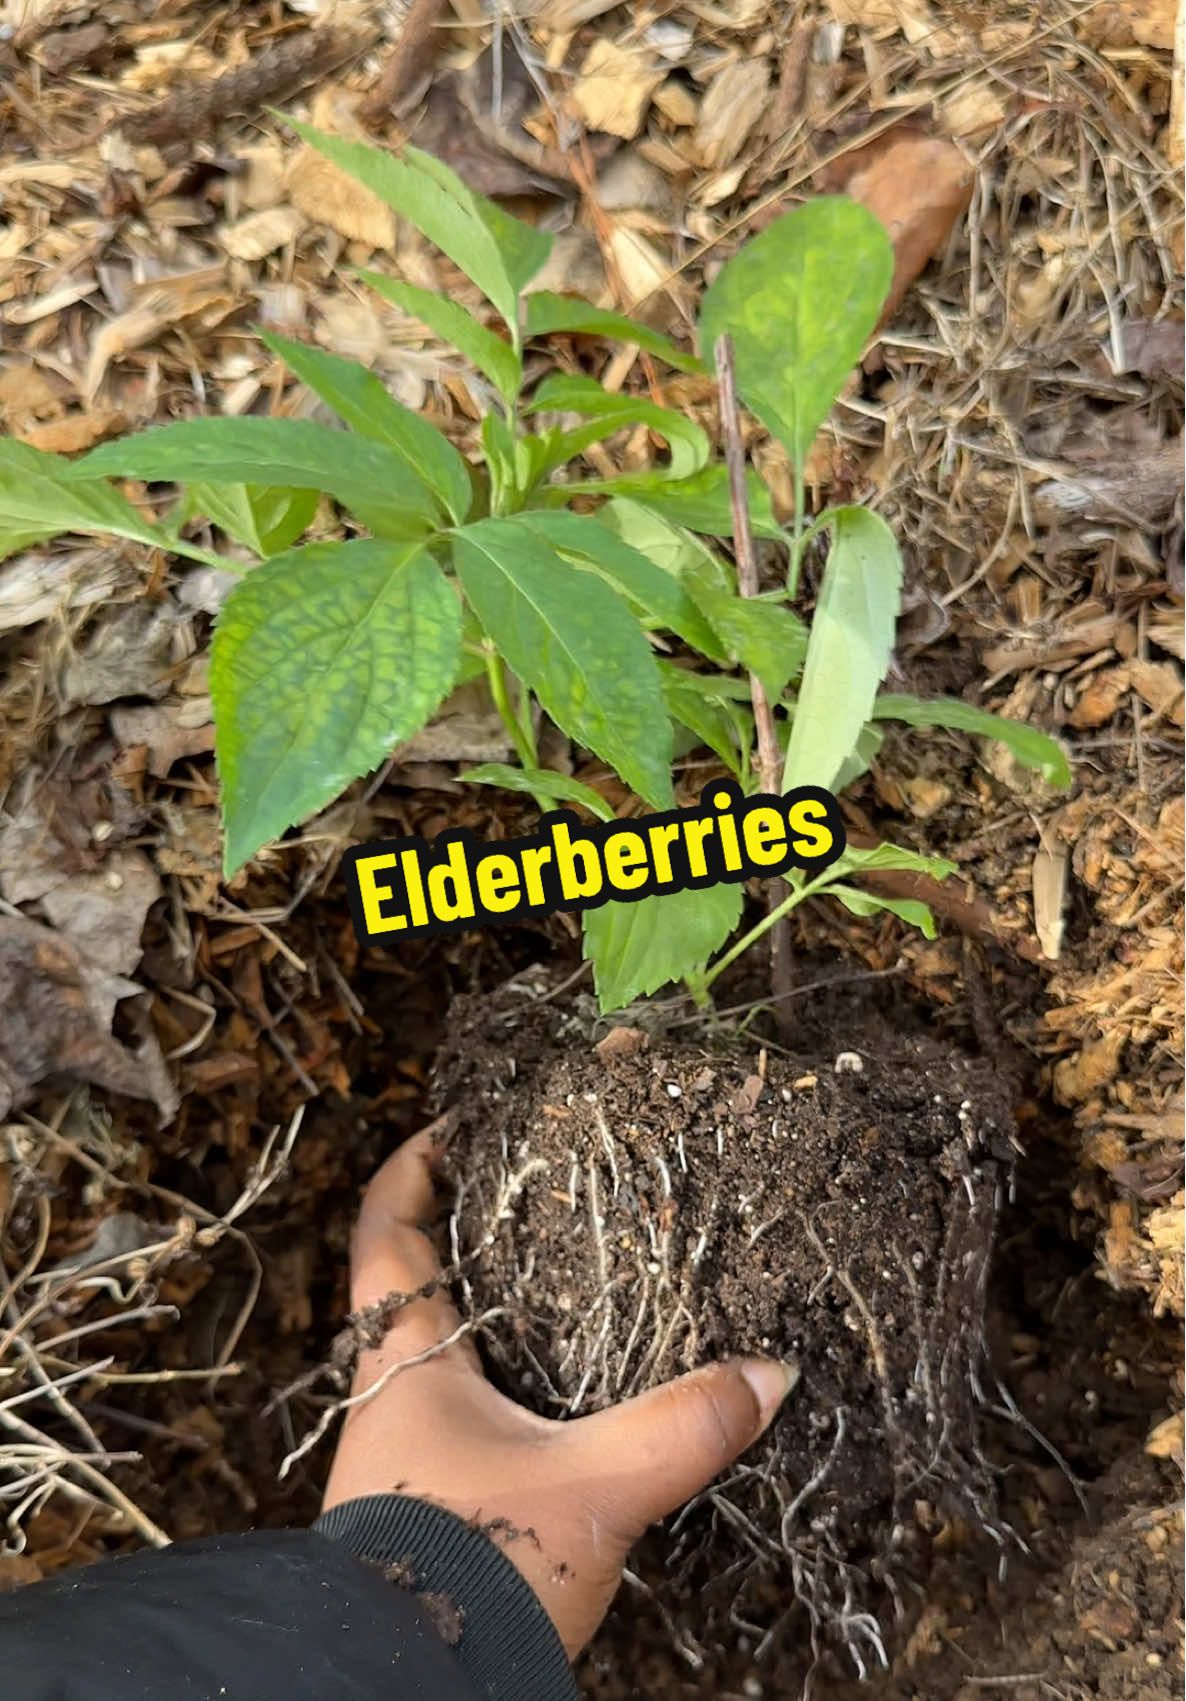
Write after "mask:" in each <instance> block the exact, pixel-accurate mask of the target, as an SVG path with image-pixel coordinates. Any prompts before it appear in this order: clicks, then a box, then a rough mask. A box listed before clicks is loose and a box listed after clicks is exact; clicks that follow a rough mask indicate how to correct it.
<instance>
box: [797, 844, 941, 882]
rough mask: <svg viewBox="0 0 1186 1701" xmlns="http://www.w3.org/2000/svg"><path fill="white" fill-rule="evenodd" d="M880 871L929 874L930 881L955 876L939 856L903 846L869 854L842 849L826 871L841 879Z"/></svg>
mask: <svg viewBox="0 0 1186 1701" xmlns="http://www.w3.org/2000/svg"><path fill="white" fill-rule="evenodd" d="M879 868H902V869H906V870H907V871H908V872H909V873H911V874H929V875H930V876H931V878H932V879H933V880H946V878H947V876H948V875H949V874H955V873H957V872H958V870H957V865H956V864H955V863H954V862H948V860H947V858H946V857H942V856H924V855H923V854H922V852H921V851H912V850H907V849H906V847H905V846H904V845H873V846H872V847H871V848H870V849H868V850H861V849H858V847H857V846H855V845H845V847H844V849H843V850H842V851H841V853H840V855H839V856H838V857H837V858H836V860H835V862H833V863H832V864H831V865H830V866H829V868H828V870H827V874H828V878H829V879H831V878H832V876H833V875H835V876H836V878H837V879H840V878H841V877H842V876H843V875H845V874H872V873H876V871H877V870H878V869H879Z"/></svg>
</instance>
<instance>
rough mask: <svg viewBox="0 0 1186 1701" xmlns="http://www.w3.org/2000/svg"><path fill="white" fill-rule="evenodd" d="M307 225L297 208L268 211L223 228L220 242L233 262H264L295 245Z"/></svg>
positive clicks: (266, 209) (270, 208)
mask: <svg viewBox="0 0 1186 1701" xmlns="http://www.w3.org/2000/svg"><path fill="white" fill-rule="evenodd" d="M305 222H306V221H305V215H304V214H303V213H302V212H301V211H300V209H299V208H297V207H265V208H262V209H261V210H260V211H259V212H258V213H249V214H248V215H247V217H246V218H243V219H239V221H238V222H237V223H236V224H227V225H223V227H222V229H221V230H220V231H219V232H218V240H219V242H220V243H221V244H222V246H223V247H224V248H225V249H226V251H227V253H228V254H229V255H230V256H231V258H232V259H233V260H247V261H249V262H251V261H256V260H262V259H264V258H265V257H266V256H267V255H268V254H274V253H275V252H276V250H277V249H278V248H284V247H286V246H287V245H288V243H290V242H294V241H295V240H296V238H297V237H298V236H299V235H300V234H301V232H302V231H303V230H304V228H305Z"/></svg>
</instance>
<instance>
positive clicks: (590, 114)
mask: <svg viewBox="0 0 1186 1701" xmlns="http://www.w3.org/2000/svg"><path fill="white" fill-rule="evenodd" d="M662 81H663V72H662V71H661V70H657V69H656V67H655V61H654V59H653V58H652V57H651V55H650V54H649V53H646V52H644V51H643V50H642V49H640V48H631V47H619V46H617V45H615V43H613V42H612V41H601V40H599V41H595V42H594V43H593V45H592V46H591V47H590V49H589V51H588V53H587V54H586V55H585V60H584V63H583V64H582V66H581V70H580V75H579V77H578V78H577V81H576V83H575V84H574V85H573V88H572V92H571V94H570V95H569V106H570V109H571V111H572V113H573V116H574V117H576V118H579V119H580V120H581V122H582V123H583V124H584V125H585V126H586V128H587V129H589V130H604V131H606V132H607V134H609V135H611V136H621V138H622V140H623V141H626V142H628V141H630V140H631V138H632V137H634V136H637V135H638V132H639V130H640V129H641V127H642V121H643V118H644V117H645V116H646V110H647V107H648V106H649V105H650V99H651V96H652V94H654V92H655V90H656V89H657V88H658V87H659V84H660V83H661V82H662Z"/></svg>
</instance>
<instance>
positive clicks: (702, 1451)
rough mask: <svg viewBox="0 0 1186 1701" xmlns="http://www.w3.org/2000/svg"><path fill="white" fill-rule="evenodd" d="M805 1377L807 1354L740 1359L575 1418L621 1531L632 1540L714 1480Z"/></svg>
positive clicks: (580, 1444)
mask: <svg viewBox="0 0 1186 1701" xmlns="http://www.w3.org/2000/svg"><path fill="white" fill-rule="evenodd" d="M798 1380H799V1367H798V1365H797V1364H793V1363H787V1364H783V1363H780V1362H779V1361H778V1360H776V1359H768V1358H745V1359H732V1360H728V1361H726V1362H725V1363H722V1364H708V1365H705V1366H704V1367H703V1368H702V1369H700V1370H693V1371H689V1373H688V1374H687V1375H686V1376H680V1377H678V1378H677V1379H676V1380H675V1381H674V1382H666V1383H664V1384H663V1386H662V1387H660V1388H652V1389H651V1390H650V1391H649V1392H648V1393H646V1394H639V1395H638V1396H637V1397H636V1398H635V1399H633V1400H627V1401H625V1402H624V1403H623V1404H622V1405H620V1406H614V1407H612V1408H611V1409H610V1410H609V1411H606V1412H598V1413H597V1414H596V1416H594V1417H587V1418H580V1419H579V1420H578V1421H577V1422H576V1423H574V1424H571V1425H570V1426H569V1431H568V1432H569V1435H570V1437H571V1439H572V1442H573V1444H574V1445H575V1446H576V1447H577V1448H579V1450H580V1453H581V1462H582V1465H583V1466H584V1469H583V1471H582V1474H583V1475H585V1476H586V1480H587V1481H588V1483H589V1485H590V1492H591V1495H592V1493H594V1492H595V1494H596V1502H597V1506H598V1509H599V1511H600V1512H601V1514H602V1516H603V1517H604V1518H605V1520H606V1522H607V1523H608V1524H609V1526H610V1527H611V1528H612V1529H613V1531H614V1533H615V1534H616V1535H617V1536H618V1537H619V1538H620V1539H621V1540H622V1541H624V1542H626V1543H627V1544H630V1543H632V1542H634V1541H635V1540H636V1539H637V1538H638V1537H639V1536H640V1535H641V1534H642V1532H643V1531H644V1530H645V1529H646V1527H647V1525H648V1524H653V1523H654V1522H655V1520H656V1519H657V1518H663V1517H666V1515H667V1513H668V1512H674V1511H675V1509H676V1508H677V1507H678V1506H682V1505H683V1504H684V1502H685V1501H686V1500H690V1499H691V1498H692V1496H693V1495H694V1494H698V1493H699V1491H700V1490H701V1489H702V1488H706V1487H707V1485H708V1484H709V1483H710V1482H711V1481H712V1479H713V1478H714V1477H715V1476H717V1475H718V1474H719V1473H720V1472H721V1471H723V1470H724V1468H725V1466H726V1465H729V1464H732V1462H733V1460H734V1459H736V1458H737V1457H738V1455H739V1454H741V1453H744V1452H745V1450H746V1448H747V1447H749V1446H750V1445H751V1443H752V1442H754V1441H756V1440H757V1438H758V1436H759V1435H761V1434H762V1432H763V1430H765V1429H766V1428H767V1427H768V1426H769V1424H770V1423H771V1422H772V1421H773V1419H774V1416H775V1413H776V1412H777V1411H778V1408H779V1407H780V1406H781V1405H782V1402H783V1401H784V1400H785V1399H786V1397H787V1395H788V1394H789V1393H790V1392H791V1390H792V1389H793V1388H794V1387H795V1385H796V1384H797V1382H798ZM578 1468H580V1467H578Z"/></svg>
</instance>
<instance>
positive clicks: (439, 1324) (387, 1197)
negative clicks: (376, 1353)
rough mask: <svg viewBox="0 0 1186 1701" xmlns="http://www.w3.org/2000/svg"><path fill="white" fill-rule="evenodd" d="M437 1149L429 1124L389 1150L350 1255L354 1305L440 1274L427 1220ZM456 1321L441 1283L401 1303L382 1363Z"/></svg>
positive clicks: (412, 1288)
mask: <svg viewBox="0 0 1186 1701" xmlns="http://www.w3.org/2000/svg"><path fill="white" fill-rule="evenodd" d="M438 1156H439V1154H438V1151H437V1148H436V1146H435V1145H434V1144H433V1140H432V1136H431V1131H430V1130H428V1129H425V1130H424V1131H423V1132H421V1133H419V1134H416V1135H413V1137H412V1138H411V1139H410V1140H406V1141H405V1142H404V1144H403V1145H402V1146H401V1147H400V1148H399V1150H398V1151H397V1152H395V1153H394V1154H393V1155H392V1156H391V1157H390V1158H388V1160H387V1162H386V1163H385V1164H384V1165H383V1167H382V1168H381V1169H380V1170H379V1171H378V1172H377V1174H376V1175H375V1177H374V1180H373V1181H372V1182H371V1184H370V1186H369V1187H368V1188H367V1190H366V1193H365V1194H364V1195H363V1201H362V1209H361V1211H360V1213H359V1218H358V1224H357V1227H356V1228H355V1231H354V1243H353V1246H352V1248H351V1257H350V1303H351V1306H352V1307H353V1309H354V1310H355V1311H356V1312H365V1311H366V1310H367V1309H368V1308H369V1307H371V1306H375V1305H378V1304H379V1303H380V1302H381V1301H384V1300H387V1299H388V1298H389V1296H390V1295H392V1294H407V1293H415V1292H416V1291H417V1290H418V1289H420V1288H423V1287H426V1286H428V1285H429V1284H431V1283H433V1282H436V1281H437V1280H439V1278H440V1274H441V1266H440V1260H439V1258H438V1257H437V1253H436V1248H435V1247H434V1246H433V1244H432V1241H431V1240H430V1239H429V1237H428V1235H427V1234H425V1232H424V1230H423V1229H422V1227H421V1224H423V1223H426V1222H428V1221H429V1220H430V1219H431V1217H432V1215H433V1213H434V1210H435V1204H436V1194H435V1189H434V1185H433V1177H434V1171H435V1166H436V1162H437V1159H438ZM458 1321H459V1319H458V1317H457V1313H456V1311H455V1310H454V1309H453V1306H452V1305H451V1304H450V1302H449V1298H448V1295H447V1294H446V1293H445V1292H444V1291H443V1290H440V1289H439V1290H438V1291H437V1292H435V1293H433V1294H431V1295H430V1296H429V1297H427V1298H425V1299H416V1300H412V1301H411V1302H410V1303H409V1304H407V1305H404V1306H401V1307H399V1308H398V1309H396V1310H394V1311H393V1313H392V1322H391V1328H390V1330H389V1332H388V1333H387V1335H386V1337H385V1339H384V1341H383V1346H382V1359H383V1362H384V1364H386V1363H390V1362H392V1361H393V1360H394V1359H395V1358H407V1357H410V1356H411V1355H413V1354H415V1353H419V1352H424V1351H427V1350H428V1349H429V1348H431V1347H434V1346H436V1345H437V1344H438V1343H439V1342H441V1341H443V1340H445V1339H446V1338H447V1337H448V1336H449V1335H451V1334H452V1333H453V1331H454V1330H455V1329H456V1328H457V1326H458ZM367 1356H368V1358H370V1357H371V1355H367ZM376 1368H380V1369H381V1368H382V1366H381V1365H379V1366H377V1365H376V1364H375V1363H374V1362H373V1361H372V1362H371V1363H370V1364H369V1365H368V1369H369V1371H370V1372H372V1373H373V1372H374V1371H375V1370H376Z"/></svg>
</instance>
